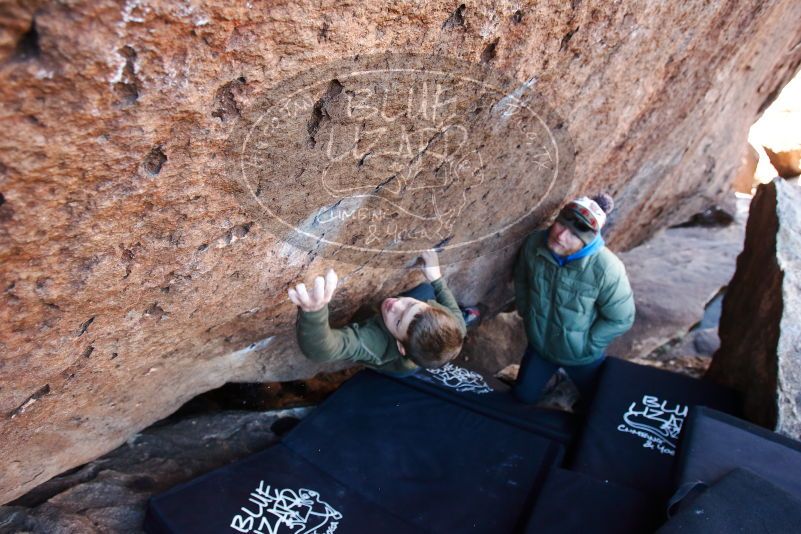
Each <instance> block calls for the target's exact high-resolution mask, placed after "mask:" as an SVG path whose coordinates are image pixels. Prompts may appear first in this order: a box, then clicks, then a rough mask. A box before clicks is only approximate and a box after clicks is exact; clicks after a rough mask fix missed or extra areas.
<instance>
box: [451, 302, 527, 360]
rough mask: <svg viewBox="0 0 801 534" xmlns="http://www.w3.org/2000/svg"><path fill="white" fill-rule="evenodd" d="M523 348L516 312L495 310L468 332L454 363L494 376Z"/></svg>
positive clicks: (520, 353) (515, 358)
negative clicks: (495, 312) (492, 315)
mask: <svg viewBox="0 0 801 534" xmlns="http://www.w3.org/2000/svg"><path fill="white" fill-rule="evenodd" d="M525 349H526V333H525V331H524V330H523V320H522V319H521V318H520V316H519V315H518V314H517V312H516V311H513V312H506V313H499V314H498V315H496V316H495V317H492V318H491V319H488V320H485V321H482V322H481V324H480V325H479V326H478V328H476V329H475V330H472V331H470V332H468V334H467V340H466V341H465V344H464V347H463V348H462V353H461V354H460V355H459V357H458V358H457V360H456V363H457V364H458V363H460V362H464V363H466V364H467V365H470V366H471V367H472V368H473V369H476V370H478V371H481V372H482V373H484V374H487V375H494V374H496V373H498V372H499V371H501V370H502V369H504V368H505V367H507V366H508V365H511V364H514V363H519V362H520V358H521V357H522V356H523V351H524V350H525Z"/></svg>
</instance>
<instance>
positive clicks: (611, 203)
mask: <svg viewBox="0 0 801 534" xmlns="http://www.w3.org/2000/svg"><path fill="white" fill-rule="evenodd" d="M592 200H594V201H595V203H596V204H598V207H600V208H601V209H602V210H604V213H606V214H609V213H610V212H611V211H612V210H613V209H615V200H614V199H613V198H612V196H611V195H609V194H607V193H600V194H597V195H595V196H594V197H592Z"/></svg>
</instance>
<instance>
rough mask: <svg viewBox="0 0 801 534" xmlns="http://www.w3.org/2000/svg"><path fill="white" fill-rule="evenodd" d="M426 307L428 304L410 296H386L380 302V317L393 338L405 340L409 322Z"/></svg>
mask: <svg viewBox="0 0 801 534" xmlns="http://www.w3.org/2000/svg"><path fill="white" fill-rule="evenodd" d="M428 307H429V304H426V303H425V302H423V301H420V300H417V299H413V298H411V297H393V298H388V299H385V300H384V302H382V303H381V317H382V318H383V319H384V324H385V325H386V326H387V330H389V333H390V334H392V335H393V336H394V337H395V339H397V340H398V341H406V337H407V334H408V330H409V323H411V322H412V319H414V316H415V315H417V314H418V313H420V312H421V311H424V310H426V309H427V308H428Z"/></svg>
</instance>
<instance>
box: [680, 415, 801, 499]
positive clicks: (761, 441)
mask: <svg viewBox="0 0 801 534" xmlns="http://www.w3.org/2000/svg"><path fill="white" fill-rule="evenodd" d="M685 427H686V428H685V430H684V435H683V436H682V441H681V446H680V449H679V456H678V458H677V460H676V483H677V486H678V487H679V489H682V488H684V489H685V490H686V489H688V488H687V487H688V486H691V485H693V484H695V483H699V482H700V483H702V484H705V485H711V484H714V483H715V482H716V481H717V480H719V479H720V478H722V477H723V476H724V475H726V474H727V473H729V472H730V471H731V470H733V469H735V468H737V467H744V468H747V469H749V470H750V471H752V472H754V473H755V474H757V475H759V476H760V477H762V478H764V479H766V480H768V481H769V482H771V483H772V484H775V485H776V486H778V487H780V488H781V489H783V490H784V491H786V492H788V493H790V494H792V495H794V496H795V497H796V498H798V499H801V442H798V441H796V440H793V439H790V438H787V437H785V436H782V435H780V434H777V433H775V432H771V431H770V430H767V429H765V428H762V427H760V426H757V425H754V424H752V423H749V422H747V421H743V420H742V419H738V418H736V417H732V416H730V415H727V414H725V413H721V412H718V411H715V410H710V409H708V408H695V409H693V410H692V411H691V413H690V417H689V418H688V420H687V423H686V424H685Z"/></svg>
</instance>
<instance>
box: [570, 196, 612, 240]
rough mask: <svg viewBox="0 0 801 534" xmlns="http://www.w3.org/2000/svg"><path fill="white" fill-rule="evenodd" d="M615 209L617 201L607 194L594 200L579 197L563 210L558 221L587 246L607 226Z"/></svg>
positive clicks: (595, 197) (593, 198)
mask: <svg viewBox="0 0 801 534" xmlns="http://www.w3.org/2000/svg"><path fill="white" fill-rule="evenodd" d="M613 209H615V201H614V200H613V199H612V197H611V196H610V195H608V194H606V193H601V194H599V195H595V196H594V197H592V198H590V197H579V198H577V199H575V200H573V201H571V202H569V203H568V204H567V205H566V206H565V207H564V208H562V211H560V212H559V216H558V217H557V218H556V220H557V221H559V222H560V223H562V224H563V225H565V226H567V227H568V228H570V230H571V231H572V232H573V233H574V234H576V235H577V236H578V238H579V239H581V241H582V242H583V243H584V244H585V245H587V244H588V243H590V242H591V241H592V240H593V239H595V236H597V235H598V234H599V233H600V231H601V228H603V226H604V224H606V215H607V214H608V213H609V212H611V211H612V210H613Z"/></svg>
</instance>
